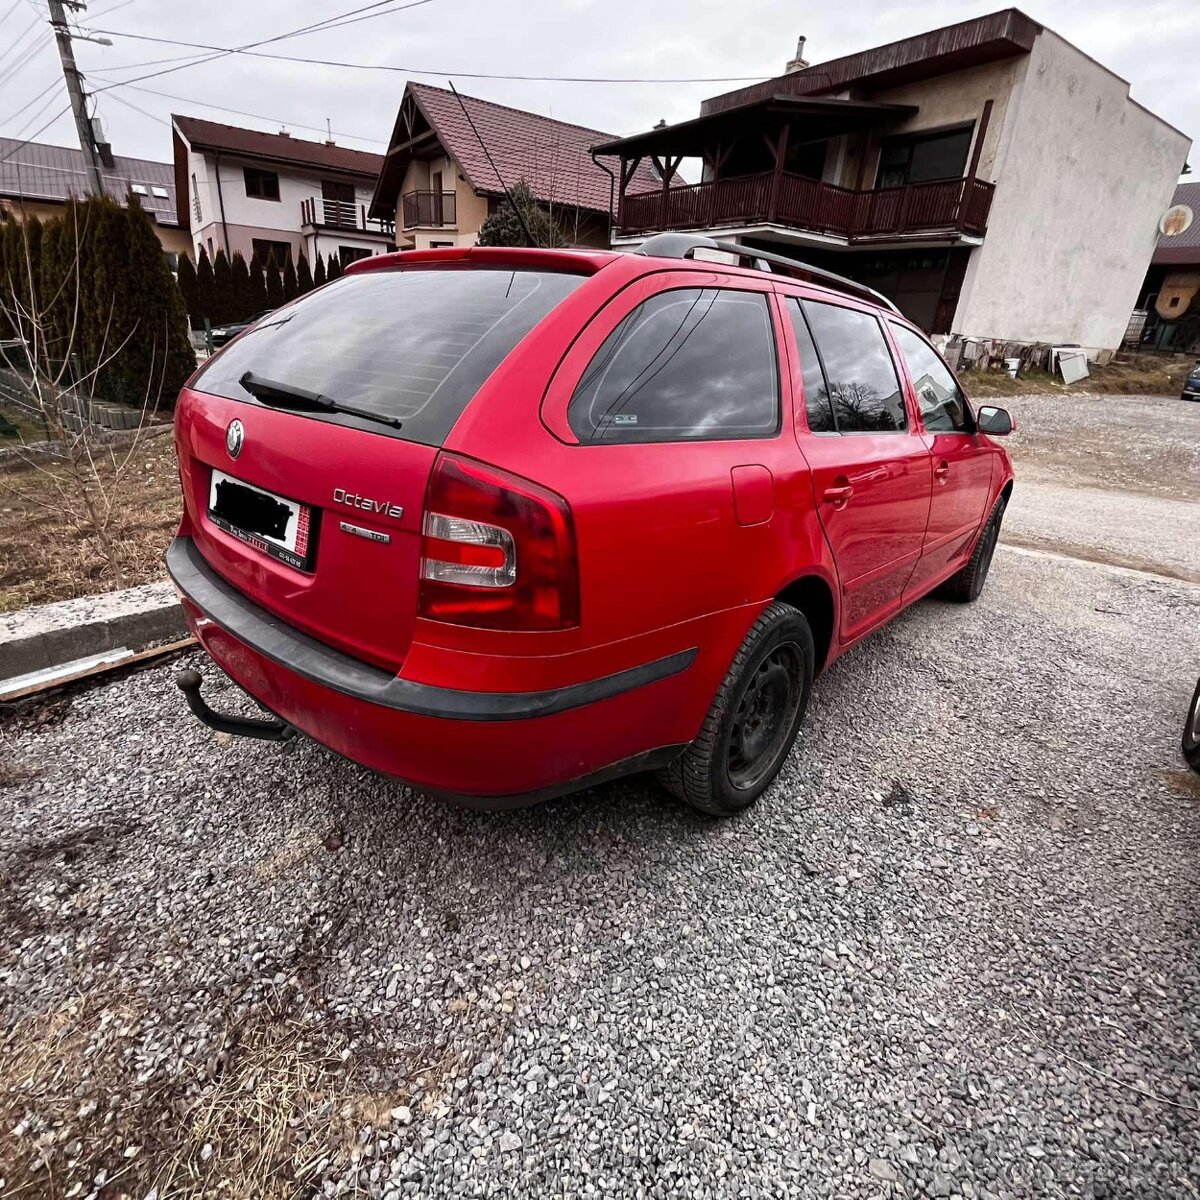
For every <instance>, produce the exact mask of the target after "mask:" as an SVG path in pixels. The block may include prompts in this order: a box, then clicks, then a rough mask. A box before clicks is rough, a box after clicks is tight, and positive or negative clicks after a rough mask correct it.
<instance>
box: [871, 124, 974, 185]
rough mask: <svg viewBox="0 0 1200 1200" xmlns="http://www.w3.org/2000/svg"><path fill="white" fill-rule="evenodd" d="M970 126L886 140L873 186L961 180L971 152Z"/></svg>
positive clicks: (880, 151) (881, 148)
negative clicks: (937, 180) (935, 180)
mask: <svg viewBox="0 0 1200 1200" xmlns="http://www.w3.org/2000/svg"><path fill="white" fill-rule="evenodd" d="M973 132H974V126H973V125H964V126H962V127H960V128H958V129H943V130H942V131H941V132H939V133H927V134H920V135H917V136H913V137H899V138H887V139H886V140H885V141H884V142H883V144H882V145H881V147H880V150H879V175H878V178H877V180H876V183H875V186H876V187H880V188H890V187H903V186H904V184H906V183H928V182H930V181H931V180H934V179H961V178H962V175H963V172H964V171H965V170H966V168H967V155H968V154H969V153H970V150H971V135H972V133H973Z"/></svg>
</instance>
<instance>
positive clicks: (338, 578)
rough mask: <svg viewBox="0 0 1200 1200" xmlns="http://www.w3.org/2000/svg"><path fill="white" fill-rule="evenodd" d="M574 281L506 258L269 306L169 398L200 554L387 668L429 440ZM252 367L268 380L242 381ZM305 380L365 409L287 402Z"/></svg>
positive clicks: (292, 617)
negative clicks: (267, 388) (263, 385)
mask: <svg viewBox="0 0 1200 1200" xmlns="http://www.w3.org/2000/svg"><path fill="white" fill-rule="evenodd" d="M582 281H583V276H582V275H580V274H571V273H568V272H564V271H555V270H544V271H542V270H535V269H531V268H527V267H509V266H500V265H497V266H488V267H474V266H470V265H467V266H464V265H462V264H459V263H455V264H454V266H453V267H452V268H451V269H445V268H443V269H435V268H433V267H432V266H429V265H426V266H425V267H424V268H419V269H415V270H399V269H390V270H375V271H370V272H364V273H361V274H354V275H349V276H347V277H345V278H343V279H339V280H337V281H335V282H334V283H331V284H328V285H327V286H325V287H323V288H319V289H318V290H317V291H315V292H313V293H311V294H310V295H308V296H305V297H303V298H302V299H300V300H299V301H296V302H295V303H293V304H290V305H287V306H285V307H283V308H281V309H278V310H276V311H275V312H274V313H271V314H269V315H268V316H267V317H265V318H264V319H263V320H262V321H260V322H259V323H258V324H257V325H256V326H254V327H253V328H252V329H250V330H248V331H247V332H246V333H244V334H242V335H241V336H240V337H239V338H237V339H236V340H234V341H233V342H231V343H230V344H229V345H228V346H227V347H226V348H225V349H224V350H222V351H221V352H220V353H219V354H217V355H215V356H214V357H213V358H212V359H210V360H209V362H208V364H206V366H205V367H204V368H203V369H202V370H201V371H199V372H198V373H197V375H196V376H195V377H194V378H193V379H192V380H191V382H190V387H189V388H187V389H185V390H184V392H183V394H182V395H181V397H180V401H179V407H178V409H177V412H176V440H177V443H178V448H179V462H180V474H181V477H182V480H183V487H184V494H185V500H186V507H187V515H188V518H189V519H190V524H191V526H192V533H193V536H194V537H195V539H196V543H197V545H198V547H199V549H200V551H201V553H202V554H203V555H204V557H205V558H206V559H207V560H208V562H209V563H210V564H211V565H212V566H213V568H214V569H215V570H216V571H217V572H219V573H220V574H221V575H222V576H223V577H224V578H225V579H226V580H228V581H229V582H230V583H232V584H233V585H234V586H235V587H237V588H238V589H239V590H240V591H241V592H243V593H244V594H245V595H246V596H248V597H249V598H251V599H252V600H254V601H255V602H256V603H258V604H261V605H262V606H263V607H264V608H266V609H268V610H269V611H270V612H272V613H274V614H275V615H277V616H279V617H280V618H282V619H283V620H285V621H287V622H288V623H289V624H291V625H294V626H295V627H296V628H298V629H301V630H303V631H304V632H306V633H309V634H311V635H312V636H313V637H316V638H318V639H320V640H321V641H323V642H326V643H327V644H329V645H331V646H336V647H337V648H339V649H341V650H343V651H344V652H345V653H347V654H350V655H353V656H354V657H355V658H359V659H362V660H364V661H367V662H372V663H375V664H376V665H378V666H381V667H385V668H388V669H392V670H398V669H399V668H400V666H401V664H402V663H403V661H404V658H405V655H406V653H407V651H408V647H409V644H410V642H411V640H412V634H413V626H414V623H415V621H416V616H417V602H418V589H419V582H420V559H421V522H422V509H423V505H424V499H425V491H426V485H427V483H428V481H429V476H430V472H431V470H432V468H433V463H434V460H435V458H436V457H437V453H438V449H439V447H440V446H441V445H442V443H443V442H444V441H445V439H446V437H447V435H448V434H449V432H450V430H451V429H452V428H453V426H454V424H455V422H456V421H457V420H458V418H459V417H460V416H461V415H462V413H463V411H464V410H465V408H466V406H467V405H468V404H469V403H470V402H471V399H472V398H473V397H474V396H475V394H476V392H477V391H478V390H479V388H480V387H481V386H482V385H483V383H484V382H485V381H486V380H487V378H488V377H489V376H490V375H491V374H492V372H493V371H494V370H495V368H496V367H497V366H498V365H499V364H500V362H501V361H503V359H504V358H505V356H506V355H508V354H509V353H510V352H511V351H512V349H513V348H514V347H515V346H516V345H517V344H518V343H519V342H520V341H521V339H522V338H523V337H524V336H525V335H526V334H527V333H528V332H529V331H530V330H531V329H533V327H534V326H535V325H536V324H537V323H538V322H539V321H540V320H541V319H542V318H543V317H544V316H545V315H546V314H547V313H548V312H549V311H550V310H551V309H552V308H553V307H554V306H555V305H557V303H558V302H559V301H560V300H561V299H562V298H563V297H565V296H567V295H569V294H570V292H572V291H573V290H574V289H575V288H576V287H578V286H579V284H580V283H581V282H582ZM247 373H250V374H252V375H253V376H254V377H256V378H257V379H260V380H268V381H271V383H272V385H273V390H272V391H271V393H270V394H267V395H264V394H263V393H262V391H261V389H259V390H256V392H255V393H254V394H252V393H251V392H250V391H249V390H248V389H247V387H246V386H245V384H244V383H243V380H246V381H247V382H250V383H251V384H252V386H253V383H252V381H251V380H249V378H248V374H247ZM301 391H302V392H303V393H305V394H307V395H308V396H309V397H310V399H311V397H312V396H314V395H315V396H316V397H317V399H318V400H319V401H320V402H321V403H322V404H325V405H327V406H328V404H330V403H332V404H334V405H335V406H336V405H342V406H345V407H349V408H353V409H357V410H358V411H359V413H360V414H366V417H365V418H364V416H362V415H353V414H347V413H345V412H337V411H305V412H298V411H295V410H294V407H291V406H295V405H296V404H297V399H296V394H297V393H298V392H301ZM301 407H303V405H301ZM310 407H311V405H310ZM371 417H374V418H376V419H370V418H371ZM378 418H382V419H383V422H384V423H380V420H379V419H378ZM234 422H239V423H240V426H241V428H240V429H237V428H235V430H234V434H236V435H237V436H233V435H231V433H230V427H231V425H232V424H233V423H234ZM214 473H216V474H214ZM214 483H215V484H217V485H219V486H216V487H215V486H214ZM297 538H299V541H297Z"/></svg>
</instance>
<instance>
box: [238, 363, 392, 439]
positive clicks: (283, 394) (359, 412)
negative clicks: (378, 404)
mask: <svg viewBox="0 0 1200 1200" xmlns="http://www.w3.org/2000/svg"><path fill="white" fill-rule="evenodd" d="M238 383H240V384H241V385H242V387H244V388H245V389H246V391H248V392H249V393H250V395H252V396H253V397H254V398H255V399H256V400H261V401H262V403H263V404H266V405H267V406H268V407H270V408H290V409H293V410H295V411H296V412H330V413H345V414H346V415H347V416H350V417H362V419H363V420H364V421H378V422H379V423H380V424H381V425H390V426H391V427H392V428H393V429H399V428H401V425H402V422H401V421H400V419H399V418H398V417H386V416H384V415H383V413H374V412H368V410H367V409H365V408H355V407H354V406H353V405H351V404H341V403H339V402H338V401H337V400H331V399H330V398H329V397H328V396H322V395H321V393H320V392H310V391H307V390H306V389H304V388H298V387H294V386H293V385H292V384H290V383H279V382H277V381H276V380H274V379H264V378H263V377H262V376H261V375H255V374H254V372H253V371H247V372H246V373H245V375H243V376H242V377H241V379H239V380H238Z"/></svg>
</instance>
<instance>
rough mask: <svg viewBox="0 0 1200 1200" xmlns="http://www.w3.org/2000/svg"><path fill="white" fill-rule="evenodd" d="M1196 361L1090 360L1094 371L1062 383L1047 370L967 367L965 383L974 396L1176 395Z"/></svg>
mask: <svg viewBox="0 0 1200 1200" xmlns="http://www.w3.org/2000/svg"><path fill="white" fill-rule="evenodd" d="M1194 365H1195V363H1194V362H1193V361H1192V360H1191V359H1190V358H1189V359H1186V360H1184V361H1181V362H1176V361H1175V360H1174V359H1163V358H1158V357H1156V356H1153V355H1144V354H1143V355H1132V356H1130V357H1128V358H1121V359H1114V361H1113V362H1111V363H1109V364H1108V366H1106V367H1099V366H1096V365H1095V364H1094V363H1093V364H1091V367H1090V370H1091V374H1090V375H1089V376H1088V378H1087V379H1083V380H1081V381H1080V382H1079V383H1070V384H1068V383H1063V381H1062V379H1061V377H1060V376H1058V375H1051V374H1049V372H1047V371H1038V370H1029V371H1025V372H1024V373H1023V374H1022V375H1021V378H1020V379H1009V377H1008V376H1007V375H1006V374H1005V373H1004V372H1003V371H968V372H967V373H966V374H964V375H963V376H962V381H963V385H964V386H965V387H966V389H967V392H968V393H969V394H970V395H971V396H1028V395H1032V394H1034V393H1037V394H1043V395H1045V394H1048V395H1054V394H1060V395H1063V396H1071V395H1078V394H1081V393H1091V394H1096V393H1100V394H1102V395H1124V396H1171V395H1174V396H1177V395H1178V394H1179V393H1180V392H1181V391H1182V390H1183V381H1184V380H1185V379H1186V378H1187V376H1188V372H1189V371H1190V370H1191V369H1192V367H1193V366H1194Z"/></svg>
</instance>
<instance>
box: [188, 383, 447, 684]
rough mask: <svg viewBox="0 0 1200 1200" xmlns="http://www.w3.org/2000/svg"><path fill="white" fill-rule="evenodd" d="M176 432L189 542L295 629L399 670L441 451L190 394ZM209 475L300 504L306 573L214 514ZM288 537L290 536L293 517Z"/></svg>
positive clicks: (237, 521) (236, 518)
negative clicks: (233, 433)
mask: <svg viewBox="0 0 1200 1200" xmlns="http://www.w3.org/2000/svg"><path fill="white" fill-rule="evenodd" d="M234 420H238V421H240V422H241V423H242V426H243V429H244V435H243V442H242V446H241V449H240V451H239V453H238V456H237V458H236V459H235V458H232V457H231V456H230V454H229V451H228V449H227V448H226V431H227V430H228V428H229V425H230V423H231V422H232V421H234ZM176 429H177V438H178V441H179V461H180V464H181V475H182V479H183V489H184V503H185V507H186V510H187V515H188V517H189V519H190V523H191V527H192V536H193V537H194V538H195V539H196V543H197V545H198V546H199V548H200V551H201V553H202V554H203V555H204V557H205V558H206V559H207V560H208V562H209V563H210V564H211V565H212V566H213V567H214V568H215V570H216V571H217V572H218V573H219V574H221V575H222V576H224V577H225V579H227V580H228V581H229V582H230V583H232V584H233V585H234V586H235V587H236V588H237V589H238V590H239V591H241V592H243V593H244V594H245V595H246V596H248V597H249V598H250V599H252V600H254V601H255V602H256V603H258V604H261V605H262V606H263V607H264V608H266V609H268V610H269V611H270V612H273V613H275V614H276V615H277V616H280V617H282V618H284V619H285V620H286V621H287V622H288V623H289V624H290V625H294V626H295V627H296V628H297V629H302V630H304V632H306V633H309V634H311V635H312V636H313V637H316V638H319V639H320V640H321V641H323V642H326V643H328V644H329V645H331V646H336V647H337V648H338V649H340V650H343V651H345V652H346V653H347V654H351V655H353V656H354V657H355V658H360V659H363V660H364V661H367V662H372V663H375V664H376V665H378V666H381V667H386V668H388V669H392V670H395V669H398V668H399V666H400V664H401V663H402V662H403V661H404V656H405V654H406V652H407V650H408V644H409V642H410V641H411V639H412V629H413V622H414V621H415V619H416V606H417V580H418V572H419V569H420V557H421V538H420V530H421V509H422V503H423V501H424V497H425V486H426V484H427V482H428V480H429V473H430V470H431V469H432V467H433V460H434V458H435V457H436V455H437V449H436V448H435V447H433V446H422V445H419V444H417V443H415V442H405V441H401V440H400V439H398V438H392V437H386V436H381V435H379V434H373V433H367V432H365V431H363V430H359V429H350V428H346V427H345V426H339V425H331V424H328V423H326V422H324V421H321V420H314V419H312V418H309V417H303V416H299V415H297V414H295V413H288V412H275V411H272V410H271V409H267V408H263V407H261V406H252V405H246V404H239V403H238V402H236V401H234V400H226V399H224V398H223V397H220V396H209V395H205V394H203V393H200V392H189V391H185V392H184V393H183V395H182V396H181V397H180V402H179V408H178V410H177V415H176ZM214 472H218V473H219V476H218V478H221V477H224V478H225V479H227V480H232V481H235V482H242V483H245V484H249V485H250V486H251V487H252V488H256V489H261V490H263V491H265V492H269V493H271V494H273V495H274V496H277V497H280V498H282V499H283V500H288V501H293V502H295V503H296V504H298V505H302V506H305V508H306V509H307V510H308V511H307V513H306V514H304V516H303V520H304V522H305V524H306V525H307V527H308V543H307V545H304V543H303V542H302V543H301V545H300V547H299V549H300V550H301V551H302V553H299V554H296V557H297V558H299V559H301V560H304V565H303V566H302V567H297V566H293V565H291V563H289V562H288V561H283V560H281V559H280V558H279V557H276V556H275V555H273V554H272V553H271V552H270V548H271V546H272V545H273V544H274V542H273V541H271V540H268V537H269V535H267V536H264V535H263V534H262V533H261V530H260V529H250V530H246V529H244V528H243V526H244V525H246V524H254V522H253V518H252V517H251V518H250V519H247V518H245V517H243V516H242V514H240V513H238V512H237V510H236V509H234V510H232V512H233V518H232V519H229V518H227V517H223V516H221V515H218V514H217V513H213V512H212V509H211V505H212V501H213V500H214V498H215V497H214V493H213V486H212V485H213V479H214ZM220 511H222V510H218V512H220ZM292 520H295V518H294V517H293V518H292ZM286 532H287V534H288V535H292V536H293V538H294V534H295V527H294V525H293V524H292V523H291V521H289V522H288V528H287V531H286ZM277 540H281V539H277ZM293 544H294V542H293Z"/></svg>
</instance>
